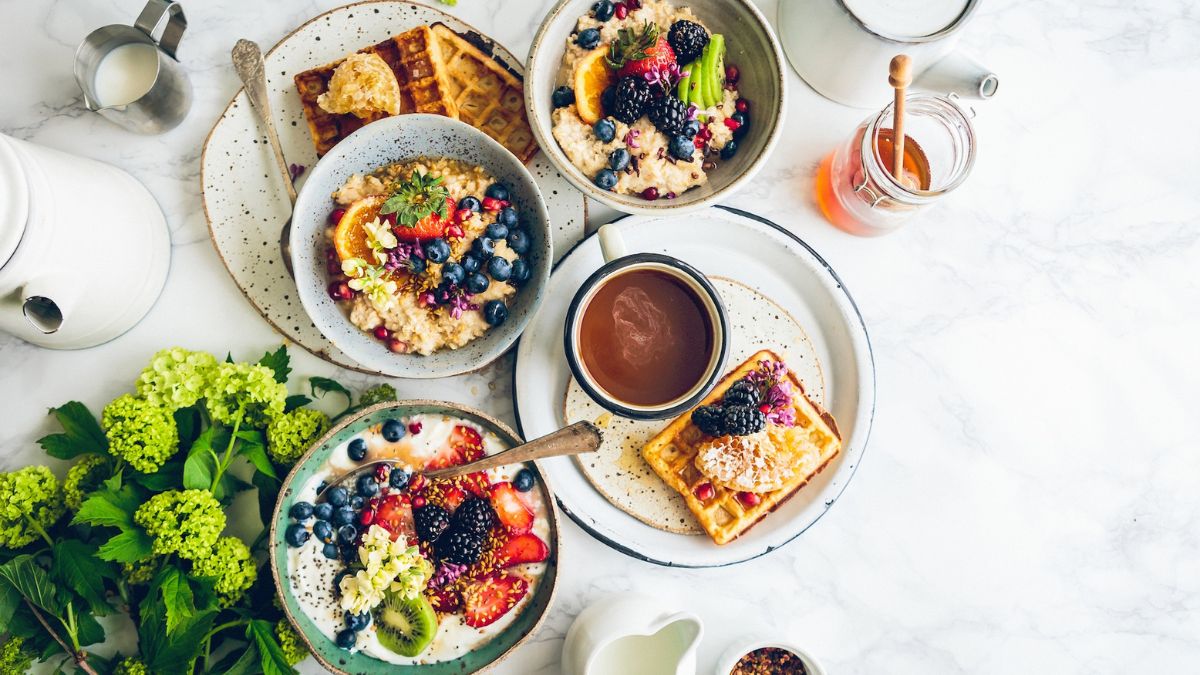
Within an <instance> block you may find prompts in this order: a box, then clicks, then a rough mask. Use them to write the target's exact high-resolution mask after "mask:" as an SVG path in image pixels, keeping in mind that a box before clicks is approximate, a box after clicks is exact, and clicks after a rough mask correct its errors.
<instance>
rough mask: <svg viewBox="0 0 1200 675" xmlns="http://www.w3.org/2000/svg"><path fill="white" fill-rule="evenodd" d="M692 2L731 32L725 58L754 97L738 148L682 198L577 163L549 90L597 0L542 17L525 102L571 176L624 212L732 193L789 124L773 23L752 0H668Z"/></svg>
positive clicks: (565, 0) (573, 2)
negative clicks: (562, 139)
mask: <svg viewBox="0 0 1200 675" xmlns="http://www.w3.org/2000/svg"><path fill="white" fill-rule="evenodd" d="M668 1H669V2H672V3H673V4H676V5H686V6H688V7H691V9H692V11H693V12H694V13H695V14H696V16H698V17H700V19H701V20H702V21H703V22H704V23H705V24H706V25H707V26H708V27H709V29H711V30H713V31H715V32H717V33H721V34H722V35H724V36H725V45H726V48H727V53H726V55H725V62H726V63H727V64H735V65H737V67H738V70H739V71H740V72H741V77H740V81H739V84H738V90H739V91H740V92H741V95H742V96H743V97H745V98H746V99H747V100H749V101H750V104H751V108H750V131H749V132H748V133H747V134H746V136H745V137H744V138H743V139H742V140H741V141H739V145H740V148H739V149H738V152H737V154H736V155H735V156H734V157H733V158H732V159H729V160H727V161H726V160H722V161H719V162H718V163H717V166H716V167H715V168H714V169H712V170H711V171H709V172H708V182H707V183H705V184H704V185H701V186H699V187H695V188H692V189H690V190H688V191H687V192H684V193H683V194H681V195H679V196H678V197H676V198H675V199H661V198H660V199H657V200H655V201H646V200H645V199H642V198H641V197H640V196H639V195H621V194H616V193H613V192H609V191H607V190H602V189H600V188H598V187H596V185H595V184H594V183H592V177H591V176H587V175H584V173H583V172H582V171H580V170H579V169H577V168H576V167H575V165H574V164H572V163H571V160H569V159H567V155H566V154H565V153H564V152H563V151H562V148H560V147H559V146H558V142H557V141H555V140H554V134H553V128H552V124H551V119H550V115H551V113H552V112H553V110H554V106H553V104H552V103H551V101H550V95H551V94H552V93H553V91H554V83H555V77H556V76H557V75H558V71H559V69H560V68H561V66H562V60H563V54H564V52H565V51H566V44H567V40H568V38H569V37H570V35H571V33H572V32H573V31H574V29H575V23H576V21H578V20H579V17H580V16H583V15H584V14H586V13H587V12H588V11H589V9H590V8H591V6H592V5H593V4H594V2H595V0H559V2H558V4H556V5H554V8H553V9H551V10H550V13H549V14H547V15H546V18H545V19H544V20H543V21H542V25H541V28H539V29H538V32H537V34H536V35H534V38H533V46H532V47H530V49H529V58H528V59H527V60H526V61H525V108H526V111H527V113H528V115H529V121H530V124H531V126H532V127H533V132H534V134H536V136H537V140H538V143H539V144H540V145H541V146H542V150H543V151H545V153H546V155H547V156H548V157H550V161H551V162H553V163H554V166H555V168H557V169H558V170H559V172H560V173H562V175H563V176H565V177H566V178H567V180H569V181H571V183H572V184H573V185H575V187H577V188H579V189H580V190H582V191H583V193H584V194H586V195H587V196H589V197H592V198H593V199H596V200H597V201H600V202H603V203H605V204H607V205H609V206H611V207H613V208H614V209H618V210H620V211H624V212H625V213H637V214H644V215H662V214H666V213H681V212H686V211H693V210H697V209H701V208H703V207H705V206H711V205H713V204H716V203H718V202H721V201H724V200H726V199H728V198H729V197H730V196H731V195H733V193H735V192H737V190H738V189H739V188H741V187H742V186H743V185H745V184H746V183H747V182H749V181H750V180H751V179H753V178H754V176H755V174H757V173H758V171H759V169H761V168H762V166H763V165H764V164H765V163H766V161H767V157H768V156H769V155H770V154H771V150H772V149H774V147H775V143H776V142H777V141H778V140H779V136H780V134H781V133H782V130H783V118H784V112H785V111H786V110H787V73H786V72H785V69H784V66H783V63H784V61H783V52H782V51H781V50H780V47H779V41H778V40H777V39H776V37H775V33H774V32H772V30H771V26H770V24H768V23H767V19H766V18H765V17H764V16H763V15H762V12H760V11H759V10H758V8H757V7H755V5H754V2H753V0H668Z"/></svg>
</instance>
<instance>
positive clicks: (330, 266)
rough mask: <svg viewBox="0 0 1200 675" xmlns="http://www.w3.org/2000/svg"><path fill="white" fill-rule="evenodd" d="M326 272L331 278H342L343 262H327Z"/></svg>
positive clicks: (335, 260)
mask: <svg viewBox="0 0 1200 675" xmlns="http://www.w3.org/2000/svg"><path fill="white" fill-rule="evenodd" d="M325 271H326V272H328V273H329V276H331V277H340V276H342V261H340V260H337V259H334V260H326V261H325Z"/></svg>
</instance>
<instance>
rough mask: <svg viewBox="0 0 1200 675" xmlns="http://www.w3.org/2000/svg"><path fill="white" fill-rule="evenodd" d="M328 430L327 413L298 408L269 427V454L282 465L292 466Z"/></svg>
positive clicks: (276, 419) (272, 422)
mask: <svg viewBox="0 0 1200 675" xmlns="http://www.w3.org/2000/svg"><path fill="white" fill-rule="evenodd" d="M327 429H329V417H328V416H327V415H326V414H325V413H323V412H321V411H320V410H311V409H309V408H297V409H295V410H293V411H291V412H289V413H284V414H283V415H280V416H279V417H276V418H275V419H273V420H271V423H270V424H268V425H267V452H268V453H269V454H270V455H271V459H273V460H275V461H276V462H279V463H280V464H292V463H293V462H295V461H296V460H297V459H300V455H303V454H304V451H305V450H307V449H308V446H309V445H311V444H312V442H313V441H315V440H316V439H317V437H318V436H320V435H321V434H323V433H325V431H326V430H327Z"/></svg>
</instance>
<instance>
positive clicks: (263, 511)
mask: <svg viewBox="0 0 1200 675" xmlns="http://www.w3.org/2000/svg"><path fill="white" fill-rule="evenodd" d="M250 481H251V482H252V483H254V487H256V488H258V517H259V518H261V519H262V522H264V523H267V524H269V523H270V522H271V518H272V516H274V515H275V502H276V500H278V499H279V488H280V486H281V484H280V482H279V481H278V480H276V479H275V478H272V477H270V476H268V475H266V474H262V473H255V474H254V475H253V476H251V477H250Z"/></svg>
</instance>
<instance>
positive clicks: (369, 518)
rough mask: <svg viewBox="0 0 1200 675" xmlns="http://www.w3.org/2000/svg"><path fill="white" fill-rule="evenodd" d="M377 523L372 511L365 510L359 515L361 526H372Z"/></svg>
mask: <svg viewBox="0 0 1200 675" xmlns="http://www.w3.org/2000/svg"><path fill="white" fill-rule="evenodd" d="M373 522H375V512H374V511H372V510H371V509H363V512H362V513H360V514H358V524H359V525H370V524H371V523H373Z"/></svg>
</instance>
